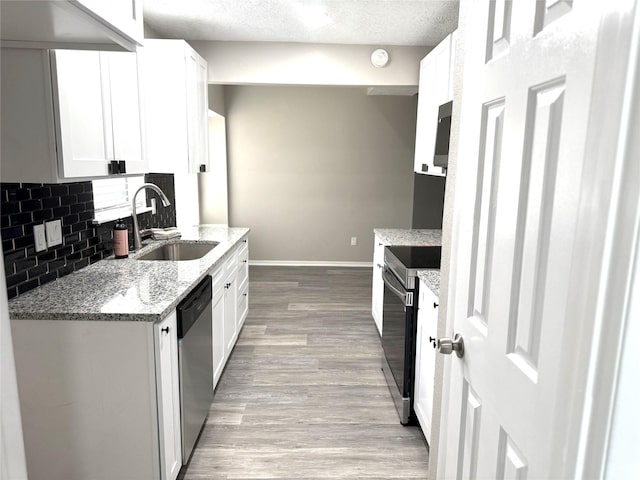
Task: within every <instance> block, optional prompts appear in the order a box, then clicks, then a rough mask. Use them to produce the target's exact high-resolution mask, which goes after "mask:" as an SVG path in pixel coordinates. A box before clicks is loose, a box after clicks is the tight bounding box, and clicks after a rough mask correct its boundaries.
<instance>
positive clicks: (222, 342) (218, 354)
mask: <svg viewBox="0 0 640 480" xmlns="http://www.w3.org/2000/svg"><path fill="white" fill-rule="evenodd" d="M248 265H249V243H248V240H247V239H246V238H245V239H243V240H242V241H241V242H240V243H239V244H238V246H237V247H236V248H235V249H234V250H233V251H232V252H231V254H230V255H229V257H228V258H227V260H226V261H225V262H223V264H222V265H220V266H218V267H217V268H216V270H215V273H213V274H212V276H213V325H212V332H213V352H212V354H213V388H214V389H215V387H216V385H217V384H218V381H219V380H220V376H221V375H222V371H223V370H224V366H225V365H226V363H227V360H228V359H229V356H230V355H231V352H232V350H233V347H235V345H236V342H237V341H238V335H240V330H241V329H242V326H243V325H244V320H245V318H246V316H247V312H248V308H249V304H248V299H249V267H248Z"/></svg>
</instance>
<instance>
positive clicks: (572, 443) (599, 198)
mask: <svg viewBox="0 0 640 480" xmlns="http://www.w3.org/2000/svg"><path fill="white" fill-rule="evenodd" d="M638 3H639V2H638V1H637V0H620V1H616V2H613V4H614V7H612V9H611V11H609V12H608V13H607V14H606V15H605V16H604V17H603V21H602V26H601V33H600V39H599V42H598V43H599V46H598V52H599V54H598V58H597V60H596V69H595V77H594V92H602V94H598V96H597V98H596V99H595V101H594V108H593V109H592V111H591V115H590V117H591V118H590V127H589V131H590V132H591V133H590V135H589V141H588V144H587V148H586V150H585V151H586V156H585V169H597V170H599V171H601V172H602V175H599V176H598V178H597V179H593V181H592V182H591V183H588V184H585V189H584V191H583V193H582V196H581V201H580V212H581V214H580V216H579V218H580V222H579V225H578V230H577V231H579V232H583V233H585V235H583V236H582V239H581V241H580V242H579V243H578V244H577V245H576V247H575V257H574V265H575V268H574V270H573V272H572V278H573V281H572V284H573V285H574V287H572V298H571V299H570V306H569V308H568V309H567V314H568V315H572V316H574V315H575V316H576V318H584V319H585V321H584V323H583V325H582V329H581V331H579V332H575V339H576V340H575V343H574V344H573V345H568V346H567V348H574V349H575V350H576V352H577V353H576V356H575V365H574V368H573V372H574V374H573V375H571V378H567V379H566V381H567V382H570V383H571V384H572V385H574V386H575V388H574V390H573V391H574V394H573V397H572V398H568V399H566V401H568V402H571V405H573V406H574V407H575V408H574V409H573V414H572V416H571V417H570V418H568V419H567V422H569V424H570V425H571V432H572V434H571V437H570V438H569V442H568V445H567V451H566V452H564V453H563V454H562V455H561V456H560V455H559V458H558V461H561V459H562V458H563V459H570V460H569V462H570V463H571V464H570V465H565V466H564V467H563V468H565V471H566V472H571V477H572V478H576V479H579V478H602V477H609V478H616V477H615V472H616V469H618V468H622V467H625V473H626V477H627V478H635V477H637V476H638V472H637V471H638V470H640V465H639V460H638V458H637V455H636V456H635V457H634V458H632V459H630V458H625V457H624V456H621V455H620V454H621V453H623V452H622V451H621V450H622V449H631V450H630V451H633V449H634V448H635V451H636V452H637V451H638V447H639V445H637V444H635V445H630V444H629V442H634V441H635V442H637V441H638V433H637V432H638V431H640V425H638V423H639V422H640V418H639V417H638V414H637V413H636V417H635V418H633V419H626V418H625V421H623V422H620V423H617V424H616V423H614V421H615V419H616V414H617V413H619V412H624V411H626V410H624V409H623V408H624V405H625V404H626V405H637V404H638V403H637V402H636V403H631V401H633V399H631V401H630V400H629V398H627V397H624V398H622V397H619V396H618V395H617V393H618V392H620V391H624V392H629V391H631V393H630V394H632V395H634V396H640V391H639V390H640V389H639V388H638V386H637V380H636V379H634V378H633V375H628V374H627V375H623V376H621V372H623V373H624V372H628V371H629V369H633V370H635V369H637V365H638V364H639V363H640V362H638V360H637V358H638V354H637V353H633V352H629V350H628V349H627V351H626V352H625V351H624V345H627V346H631V347H636V351H638V350H637V345H638V343H637V341H636V342H634V341H633V340H634V339H635V340H638V339H637V338H635V337H637V336H638V329H637V328H636V329H634V330H630V326H631V323H632V322H637V319H638V313H639V310H640V305H639V303H640V302H639V301H638V299H637V298H636V299H635V302H634V301H632V300H633V294H632V292H634V291H635V292H636V295H637V292H638V291H639V290H640V161H639V159H640V138H639V135H638V132H640V65H639V58H640V40H639V39H640V5H639V4H638ZM461 11H462V9H461ZM461 24H463V22H461ZM463 37H464V32H460V35H459V42H460V45H459V50H458V53H462V52H463V50H464V39H463ZM460 40H462V41H460ZM461 63H463V62H462V61H461V60H460V57H458V58H457V60H456V64H457V65H460V64H461ZM457 73H458V76H457V78H456V89H455V90H456V97H457V99H458V100H459V99H460V95H459V90H460V87H461V81H460V75H461V74H462V71H461V69H458V70H457ZM462 108H464V106H462ZM456 110H457V112H456ZM456 118H457V120H459V118H460V105H459V103H458V104H457V105H455V106H454V122H456ZM457 141H458V137H457V125H454V128H453V130H452V148H451V153H452V157H453V158H452V159H451V160H452V161H451V162H450V165H449V173H448V177H449V178H448V181H447V195H446V199H445V214H444V225H443V240H444V241H443V244H444V246H445V248H444V250H443V267H442V272H441V275H442V279H441V280H442V284H443V285H445V288H444V295H445V298H442V297H441V305H442V306H445V308H441V311H440V318H439V325H440V328H439V331H438V334H439V336H442V335H443V334H446V336H449V334H451V333H452V328H453V324H454V319H453V318H451V316H450V315H447V312H448V311H452V309H450V308H447V305H446V304H445V305H443V304H444V303H445V302H448V298H447V296H448V295H447V291H448V289H449V288H454V286H455V278H453V275H452V272H450V271H449V265H450V262H449V256H450V252H451V251H455V248H452V247H454V246H453V245H450V244H448V243H449V242H450V241H451V238H452V233H451V232H452V230H453V228H454V227H455V226H454V225H453V219H454V216H453V203H454V202H453V199H454V196H455V173H456V158H455V157H456V154H457V152H458V146H457ZM452 180H453V181H452ZM603 229H606V230H605V231H606V235H605V236H604V237H603V236H601V235H600V236H598V235H594V236H590V235H588V233H589V232H594V233H596V232H602V230H603ZM594 239H595V240H594ZM578 260H579V261H578ZM625 332H631V333H633V334H634V335H635V337H633V338H631V337H630V338H625V337H624V334H625ZM623 353H626V355H625V356H624V357H623ZM630 353H631V354H630ZM632 357H634V358H632ZM441 361H442V360H441ZM452 361H455V360H452V359H451V358H448V359H446V360H445V361H444V373H443V395H442V412H441V415H440V419H439V420H440V422H439V426H441V428H439V442H438V445H435V451H434V449H433V448H432V458H431V459H430V463H431V466H430V478H436V476H437V477H438V478H441V475H437V473H438V469H437V464H438V463H441V464H442V465H444V462H445V458H446V455H447V452H446V443H445V442H446V432H447V413H448V400H449V388H450V385H449V383H448V378H450V373H449V372H450V370H451V365H452ZM626 394H627V395H629V393H626ZM453 408H457V406H453ZM627 420H632V421H633V422H634V423H630V422H629V421H627ZM435 456H437V459H436V458H434V457H435ZM436 460H437V461H436ZM632 462H636V464H635V465H633V466H631V463H632ZM630 468H635V469H634V470H633V472H634V473H636V476H635V477H634V476H633V473H632V472H631V471H630V470H629V469H630ZM618 471H620V470H618Z"/></svg>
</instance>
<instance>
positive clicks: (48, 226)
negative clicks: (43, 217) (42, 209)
mask: <svg viewBox="0 0 640 480" xmlns="http://www.w3.org/2000/svg"><path fill="white" fill-rule="evenodd" d="M44 228H45V230H46V231H47V247H55V246H56V245H61V244H62V222H61V221H60V220H54V221H52V222H45V224H44Z"/></svg>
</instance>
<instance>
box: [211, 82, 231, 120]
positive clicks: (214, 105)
mask: <svg viewBox="0 0 640 480" xmlns="http://www.w3.org/2000/svg"><path fill="white" fill-rule="evenodd" d="M207 93H208V95H207V99H208V101H209V110H213V111H214V112H216V113H217V114H218V115H222V116H223V117H224V116H226V114H227V112H226V109H225V107H224V85H209V87H208V92H207Z"/></svg>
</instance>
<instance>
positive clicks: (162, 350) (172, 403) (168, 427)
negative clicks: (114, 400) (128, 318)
mask: <svg viewBox="0 0 640 480" xmlns="http://www.w3.org/2000/svg"><path fill="white" fill-rule="evenodd" d="M153 329H154V340H155V350H156V383H157V391H158V421H159V425H158V430H159V431H160V477H161V478H166V479H172V480H173V479H175V478H177V477H178V473H179V472H180V467H182V446H181V430H180V388H179V385H180V372H179V370H178V336H177V332H178V328H177V324H176V312H173V313H172V314H171V315H169V316H168V317H167V318H165V319H164V320H163V321H162V322H160V323H158V324H156V325H154V327H153Z"/></svg>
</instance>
